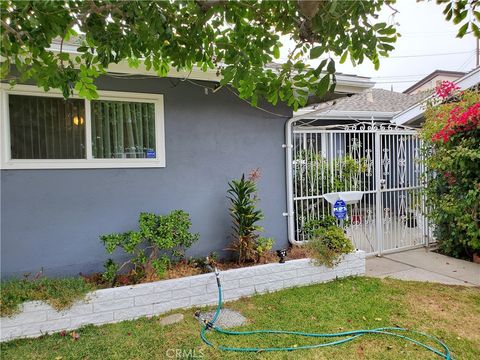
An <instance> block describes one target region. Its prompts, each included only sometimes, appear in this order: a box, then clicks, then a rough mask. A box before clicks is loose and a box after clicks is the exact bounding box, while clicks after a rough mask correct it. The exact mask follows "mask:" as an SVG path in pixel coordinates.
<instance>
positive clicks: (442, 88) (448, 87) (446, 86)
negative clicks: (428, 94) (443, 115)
mask: <svg viewBox="0 0 480 360" xmlns="http://www.w3.org/2000/svg"><path fill="white" fill-rule="evenodd" d="M458 89H460V88H459V87H458V86H457V85H455V84H454V83H453V82H451V81H448V80H443V81H442V82H441V83H440V84H438V85H437V87H435V94H436V95H437V96H438V97H439V98H441V99H446V98H448V97H449V96H451V95H452V94H453V93H454V92H455V90H458Z"/></svg>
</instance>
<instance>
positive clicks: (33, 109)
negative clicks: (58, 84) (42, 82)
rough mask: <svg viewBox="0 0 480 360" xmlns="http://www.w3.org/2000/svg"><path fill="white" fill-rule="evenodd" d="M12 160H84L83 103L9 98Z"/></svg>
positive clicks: (19, 96)
mask: <svg viewBox="0 0 480 360" xmlns="http://www.w3.org/2000/svg"><path fill="white" fill-rule="evenodd" d="M8 100H9V111H10V112H9V116H10V144H11V158H12V159H85V120H84V119H85V102H84V101H83V100H79V99H69V100H67V101H65V100H64V99H63V98H53V97H39V96H25V95H9V96H8Z"/></svg>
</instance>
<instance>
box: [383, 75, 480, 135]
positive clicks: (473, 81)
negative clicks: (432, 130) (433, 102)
mask: <svg viewBox="0 0 480 360" xmlns="http://www.w3.org/2000/svg"><path fill="white" fill-rule="evenodd" d="M454 83H455V84H456V85H457V86H458V87H460V89H461V90H465V89H470V88H472V87H475V86H476V87H478V85H479V84H480V67H477V68H476V69H473V70H472V71H470V72H469V73H467V74H465V75H464V76H462V77H461V78H460V79H457V80H456V81H454ZM425 100H427V99H424V100H422V101H419V102H417V103H416V104H413V105H412V106H410V107H409V108H407V109H405V110H403V111H402V112H399V113H398V114H396V115H395V116H394V117H393V119H392V122H393V123H395V124H397V125H410V126H420V125H421V123H422V122H423V111H424V103H425Z"/></svg>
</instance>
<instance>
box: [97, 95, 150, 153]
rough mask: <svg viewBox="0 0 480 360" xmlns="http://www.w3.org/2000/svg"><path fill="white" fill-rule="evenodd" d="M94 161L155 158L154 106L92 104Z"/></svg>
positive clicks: (101, 102) (135, 103)
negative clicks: (97, 159)
mask: <svg viewBox="0 0 480 360" xmlns="http://www.w3.org/2000/svg"><path fill="white" fill-rule="evenodd" d="M91 104H92V153H93V157H94V158H149V157H151V158H154V157H155V155H156V154H155V105H154V104H152V103H141V102H123V101H104V100H95V101H92V103H91Z"/></svg>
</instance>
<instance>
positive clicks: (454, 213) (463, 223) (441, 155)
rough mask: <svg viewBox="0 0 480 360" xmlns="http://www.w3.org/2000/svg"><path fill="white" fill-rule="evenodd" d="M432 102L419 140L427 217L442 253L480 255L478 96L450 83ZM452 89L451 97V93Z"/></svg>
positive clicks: (440, 89)
mask: <svg viewBox="0 0 480 360" xmlns="http://www.w3.org/2000/svg"><path fill="white" fill-rule="evenodd" d="M443 85H444V84H442V86H440V87H439V88H438V89H437V98H434V100H433V101H432V102H431V103H430V104H428V106H427V109H426V112H425V118H426V121H425V124H424V126H423V128H422V132H421V137H422V140H423V141H424V145H425V147H424V155H425V156H424V157H425V165H426V166H425V167H426V172H427V186H426V189H425V195H426V201H427V209H428V210H427V212H426V214H425V215H426V216H427V217H428V218H429V219H430V220H431V222H432V223H433V224H434V227H433V229H434V235H435V238H436V240H437V243H438V246H439V249H440V251H441V252H442V253H444V254H446V255H450V256H454V257H457V258H464V259H471V258H472V255H473V254H474V253H475V252H477V253H480V93H478V92H474V91H465V92H458V91H456V90H455V88H454V87H453V86H451V85H450V84H448V83H446V85H447V88H446V89H447V90H449V91H444V90H445V89H442V87H444V86H443ZM452 91H453V93H452Z"/></svg>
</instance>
